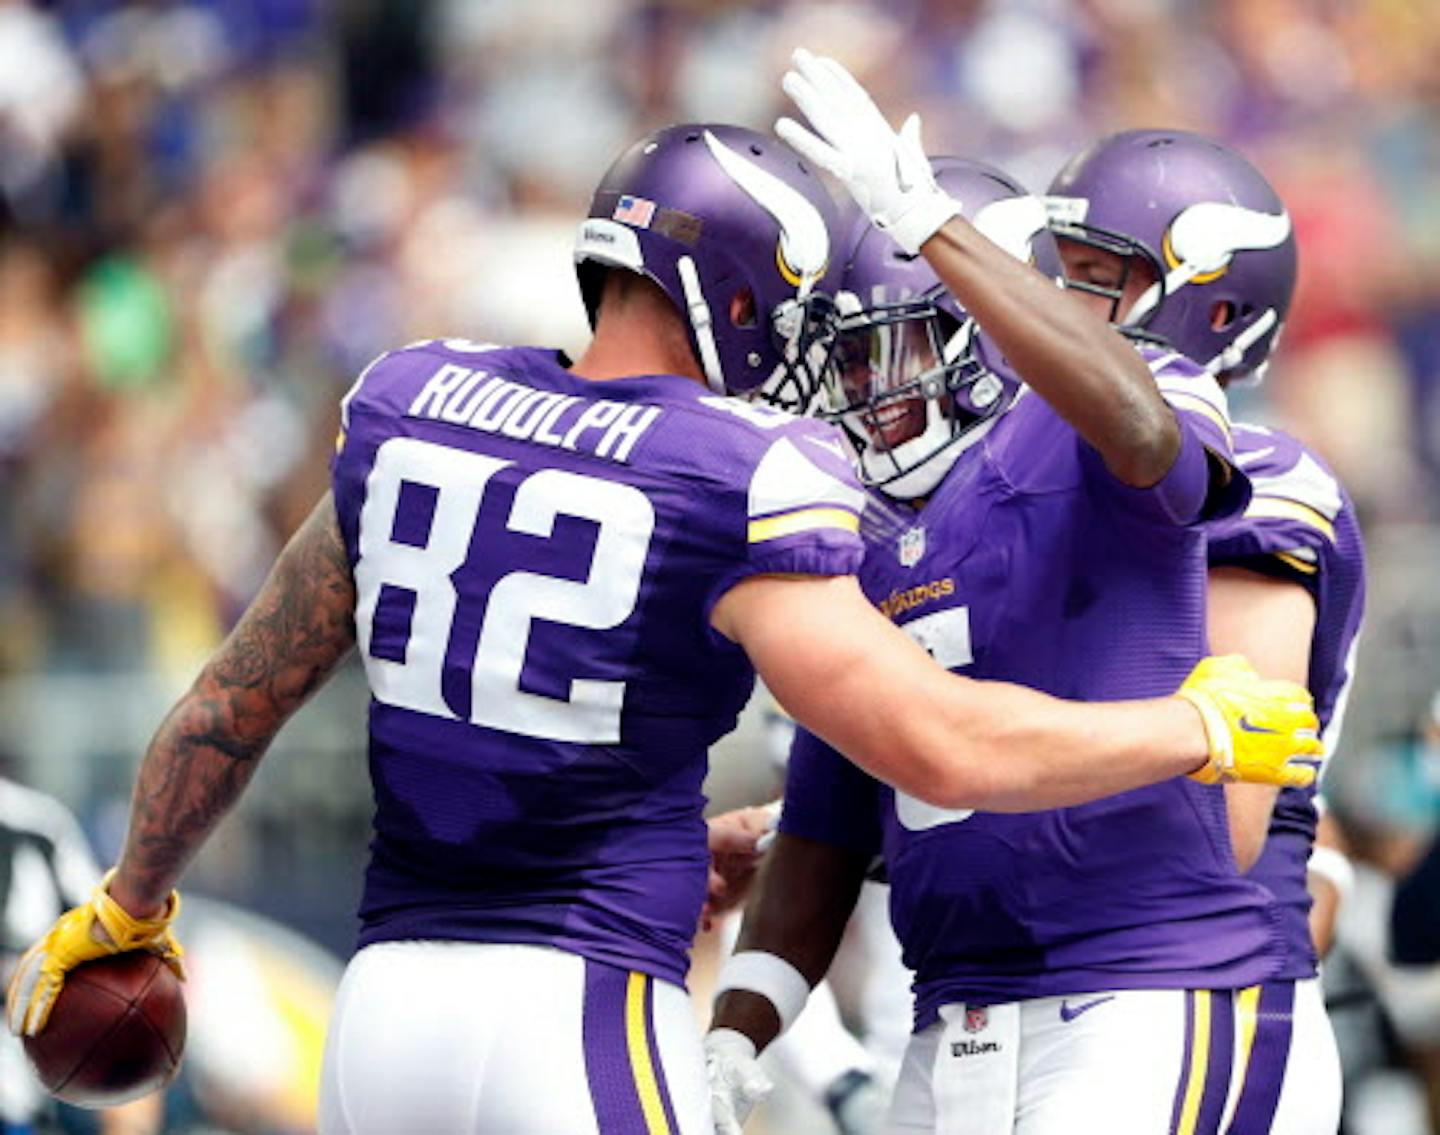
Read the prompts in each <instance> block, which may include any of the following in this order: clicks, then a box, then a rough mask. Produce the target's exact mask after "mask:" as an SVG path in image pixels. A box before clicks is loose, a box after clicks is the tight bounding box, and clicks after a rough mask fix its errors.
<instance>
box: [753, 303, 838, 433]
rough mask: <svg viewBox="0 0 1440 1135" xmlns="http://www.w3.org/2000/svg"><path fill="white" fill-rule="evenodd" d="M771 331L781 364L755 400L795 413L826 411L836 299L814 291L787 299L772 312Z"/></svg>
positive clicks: (756, 392) (755, 392)
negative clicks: (824, 402) (825, 398)
mask: <svg viewBox="0 0 1440 1135" xmlns="http://www.w3.org/2000/svg"><path fill="white" fill-rule="evenodd" d="M752 312H753V305H752ZM752 317H753V316H752ZM770 328H771V335H772V338H773V339H774V340H775V343H776V346H777V347H778V349H779V352H780V362H779V364H778V365H777V366H776V367H775V370H774V371H773V372H772V373H771V375H770V377H769V378H768V379H766V380H765V381H764V382H763V383H761V384H760V386H758V387H757V388H756V389H755V391H754V392H753V395H752V397H754V398H755V399H756V400H757V401H761V402H765V403H768V404H769V405H771V406H774V407H776V408H777V409H780V410H786V411H788V412H789V413H792V414H810V413H814V412H815V411H816V410H817V409H821V408H823V404H822V400H823V398H824V394H825V389H824V387H825V381H826V371H827V367H828V366H829V361H830V357H831V354H832V352H833V350H834V347H835V343H836V308H835V302H834V300H832V299H831V298H830V297H829V296H828V295H826V294H825V293H823V292H815V291H810V292H808V293H805V294H801V295H798V296H797V297H796V298H795V299H793V300H785V301H784V302H783V303H781V304H779V305H778V306H777V307H776V308H775V310H774V311H773V312H771V315H770Z"/></svg>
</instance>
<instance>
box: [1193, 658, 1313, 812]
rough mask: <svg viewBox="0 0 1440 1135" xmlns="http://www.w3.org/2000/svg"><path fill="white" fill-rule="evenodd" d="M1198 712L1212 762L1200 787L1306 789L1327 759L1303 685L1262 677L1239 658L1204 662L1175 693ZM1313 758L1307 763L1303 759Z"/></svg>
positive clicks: (1196, 776)
mask: <svg viewBox="0 0 1440 1135" xmlns="http://www.w3.org/2000/svg"><path fill="white" fill-rule="evenodd" d="M1176 696H1177V697H1181V698H1184V699H1185V700H1186V701H1188V702H1189V703H1190V704H1191V705H1193V706H1194V707H1195V708H1196V709H1198V710H1199V711H1200V716H1201V718H1202V719H1203V720H1204V722H1205V733H1206V735H1207V736H1208V737H1209V741H1210V763H1209V764H1207V765H1205V766H1204V767H1203V768H1201V769H1199V770H1198V771H1196V772H1192V773H1191V774H1190V775H1191V777H1193V778H1194V779H1195V780H1198V781H1200V782H1201V783H1202V784H1216V783H1218V782H1221V781H1234V780H1245V781H1251V782H1253V783H1256V784H1273V785H1278V786H1280V787H1282V788H1304V787H1305V786H1306V785H1308V784H1311V783H1312V782H1313V781H1314V780H1315V771H1316V765H1317V764H1318V763H1319V758H1320V757H1321V756H1322V755H1323V754H1324V751H1325V749H1324V746H1323V745H1321V743H1320V739H1319V736H1318V730H1319V721H1318V720H1317V719H1316V717H1315V709H1314V702H1313V700H1312V699H1311V697H1310V693H1309V691H1308V690H1306V689H1305V688H1304V687H1303V686H1299V685H1296V684H1295V683H1294V682H1283V681H1277V680H1273V679H1265V678H1261V677H1260V675H1259V674H1257V673H1256V672H1255V669H1254V667H1252V666H1251V665H1250V663H1249V662H1248V661H1247V660H1246V659H1245V658H1244V657H1243V656H1241V655H1239V654H1226V655H1222V656H1219V657H1213V658H1203V659H1201V660H1200V662H1199V664H1198V665H1197V666H1196V667H1195V669H1194V670H1192V671H1191V672H1190V676H1189V677H1188V678H1186V679H1185V684H1184V685H1182V686H1181V687H1180V689H1179V690H1177V691H1176ZM1306 757H1311V758H1315V759H1314V760H1312V761H1311V762H1309V763H1306V762H1305V761H1304V759H1303V758H1306Z"/></svg>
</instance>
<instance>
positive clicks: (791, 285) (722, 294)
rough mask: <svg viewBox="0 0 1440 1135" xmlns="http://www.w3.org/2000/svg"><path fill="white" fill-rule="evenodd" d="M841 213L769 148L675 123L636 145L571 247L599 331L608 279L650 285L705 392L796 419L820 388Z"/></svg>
mask: <svg viewBox="0 0 1440 1135" xmlns="http://www.w3.org/2000/svg"><path fill="white" fill-rule="evenodd" d="M834 221H835V205H834V202H833V200H832V199H831V197H830V194H829V192H828V191H827V190H826V189H825V186H824V184H823V183H822V182H821V181H820V179H819V178H817V177H816V176H815V175H814V174H813V173H811V172H810V170H809V169H808V167H807V166H805V165H804V164H803V163H802V162H801V161H800V160H799V159H798V158H797V157H796V156H795V154H794V153H793V152H792V151H791V150H790V149H789V148H788V147H787V146H785V145H784V144H782V143H781V142H778V141H777V140H775V139H774V138H767V137H766V136H765V135H763V134H757V133H756V132H755V131H753V130H746V129H744V128H742V127H739V126H718V125H704V124H701V125H680V126H670V127H666V128H665V129H663V130H658V131H656V132H655V133H653V134H650V135H648V136H647V137H645V138H642V139H641V140H640V141H639V142H636V143H635V145H633V146H631V147H630V149H628V150H627V151H625V153H624V154H622V155H621V156H620V157H619V159H618V160H617V161H616V162H615V164H614V165H612V166H611V167H610V169H609V171H608V172H607V173H606V174H605V176H604V178H603V179H602V180H601V182H600V185H599V187H598V188H597V189H596V190H595V197H594V199H593V200H592V201H591V204H590V213H589V219H588V220H586V221H585V222H584V223H582V224H581V226H580V232H579V235H578V236H577V238H576V243H575V265H576V273H577V274H578V276H579V279H580V291H581V294H582V295H583V296H584V299H585V306H586V308H587V310H588V311H589V314H590V320H591V324H592V326H593V324H594V321H595V314H596V309H597V307H598V304H599V301H600V292H601V285H602V282H603V279H604V274H605V269H609V268H624V269H627V270H629V271H632V272H639V273H640V274H642V275H644V276H646V277H647V278H648V279H650V280H652V281H654V283H655V284H657V285H658V286H659V287H660V289H661V290H662V291H663V292H664V293H665V294H666V295H667V296H668V297H669V298H670V301H671V302H672V303H673V304H674V305H675V307H676V308H677V309H678V310H679V311H680V313H681V315H682V317H683V319H684V321H685V323H686V326H687V327H688V329H689V332H690V345H691V347H692V348H693V349H694V351H695V357H696V358H697V359H698V360H699V362H700V365H701V369H702V371H703V372H704V375H705V379H706V382H707V383H708V384H709V386H710V389H711V390H713V391H715V393H717V394H752V393H754V394H758V395H760V396H762V397H765V398H767V399H769V400H771V401H774V402H777V403H780V404H785V405H788V406H790V407H791V408H800V407H801V405H802V403H803V400H805V399H806V398H808V396H809V395H808V392H810V391H813V390H814V389H815V388H816V386H817V385H818V382H819V380H818V377H817V376H816V375H815V374H813V373H811V371H812V370H814V369H816V368H817V367H818V365H819V363H818V361H817V360H818V358H819V356H820V355H821V354H822V353H823V345H822V344H823V341H824V339H825V338H826V336H827V334H828V331H829V324H830V319H829V316H830V311H831V305H830V297H829V295H828V293H827V292H826V291H825V290H824V289H823V288H821V287H820V286H819V285H820V284H821V282H822V280H823V279H824V277H825V273H826V271H827V269H828V267H829V263H830V239H831V238H830V232H831V226H832V225H833V224H834Z"/></svg>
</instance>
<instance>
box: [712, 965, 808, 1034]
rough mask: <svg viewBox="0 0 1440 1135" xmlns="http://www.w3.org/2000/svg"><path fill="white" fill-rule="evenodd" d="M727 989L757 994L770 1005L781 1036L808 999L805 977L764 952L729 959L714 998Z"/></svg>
mask: <svg viewBox="0 0 1440 1135" xmlns="http://www.w3.org/2000/svg"><path fill="white" fill-rule="evenodd" d="M731 989H736V990H742V991H744V992H746V993H754V994H757V995H758V996H760V997H764V998H765V999H766V1000H767V1001H769V1002H770V1004H772V1005H774V1006H775V1012H776V1013H777V1014H778V1015H779V1017H780V1031H781V1032H782V1033H783V1032H784V1031H785V1030H786V1029H788V1028H789V1027H790V1026H791V1025H792V1024H794V1023H795V1018H796V1017H798V1016H799V1015H800V1011H801V1010H802V1009H804V1008H805V1002H806V1001H807V1000H808V999H809V997H810V983H809V982H808V981H806V980H805V975H804V974H803V973H801V972H800V971H799V970H798V969H796V968H795V967H794V966H792V965H791V964H790V963H789V962H787V961H786V960H785V959H784V958H782V957H780V956H779V955H778V954H772V953H769V952H768V951H766V950H744V951H742V952H741V953H738V954H732V955H731V956H730V958H729V960H728V961H726V963H725V964H724V966H722V967H721V969H720V977H719V979H718V980H717V981H716V983H715V996H716V997H717V998H718V997H719V996H720V995H721V994H722V993H724V992H726V991H727V990H731Z"/></svg>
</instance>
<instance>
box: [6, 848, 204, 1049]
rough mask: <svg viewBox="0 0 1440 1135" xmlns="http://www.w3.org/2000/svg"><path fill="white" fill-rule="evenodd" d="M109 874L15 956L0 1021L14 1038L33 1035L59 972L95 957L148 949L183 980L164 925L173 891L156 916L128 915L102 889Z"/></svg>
mask: <svg viewBox="0 0 1440 1135" xmlns="http://www.w3.org/2000/svg"><path fill="white" fill-rule="evenodd" d="M114 875H115V869H114V868H113V867H112V868H111V869H110V871H109V872H108V873H107V874H106V875H105V878H103V879H102V880H100V884H99V885H98V886H97V887H96V888H95V892H94V894H92V895H91V896H90V901H89V902H88V903H85V904H84V905H82V906H77V907H74V908H72V909H71V910H67V911H66V912H65V913H64V914H62V915H61V916H60V917H59V918H58V919H56V921H55V925H54V926H52V927H50V931H49V933H47V934H46V935H45V937H43V938H41V939H40V940H39V941H38V942H36V943H35V944H34V945H33V946H31V947H30V949H28V950H26V951H25V954H24V956H23V957H22V958H21V959H20V965H19V968H18V969H16V971H15V976H14V977H12V978H11V979H10V990H9V993H8V994H7V995H6V1023H7V1024H8V1025H9V1026H10V1031H11V1032H12V1033H14V1034H15V1035H16V1036H34V1035H35V1034H36V1033H38V1032H39V1031H40V1030H41V1029H43V1028H44V1027H45V1022H46V1021H48V1020H49V1019H50V1010H51V1009H53V1008H54V1007H55V1001H56V999H57V998H58V997H59V996H60V990H61V989H62V988H63V987H64V985H65V975H66V974H67V973H69V972H70V971H71V970H72V969H74V968H75V967H76V966H79V965H83V964H84V963H85V962H89V961H94V960H95V959H96V958H103V957H108V956H109V955H110V954H123V953H125V952H126V951H127V950H149V951H150V953H152V954H158V955H159V956H160V957H161V958H162V959H163V960H164V962H165V964H166V965H168V966H169V967H170V968H171V969H172V970H174V971H175V976H176V977H178V978H180V979H181V980H182V981H183V980H184V978H185V967H184V966H183V965H182V964H181V961H180V959H181V957H182V956H183V955H184V953H185V951H184V950H183V949H182V948H181V946H180V943H179V942H178V941H177V940H176V938H175V935H174V934H173V933H172V932H171V930H170V923H171V922H173V921H174V919H175V916H176V915H177V914H178V913H179V912H180V894H179V892H178V891H171V892H170V897H169V898H168V899H167V900H166V901H165V911H164V913H163V914H161V915H160V916H159V917H157V918H132V917H130V915H129V913H127V912H126V910H125V909H124V907H122V906H121V905H120V904H119V903H117V902H116V901H115V900H114V899H112V898H111V897H110V892H109V891H108V890H107V889H106V888H107V887H108V886H109V884H110V880H111V879H112V878H113V877H114ZM96 923H99V926H98V927H97V926H96ZM106 935H108V936H109V937H108V938H107V937H106Z"/></svg>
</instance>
